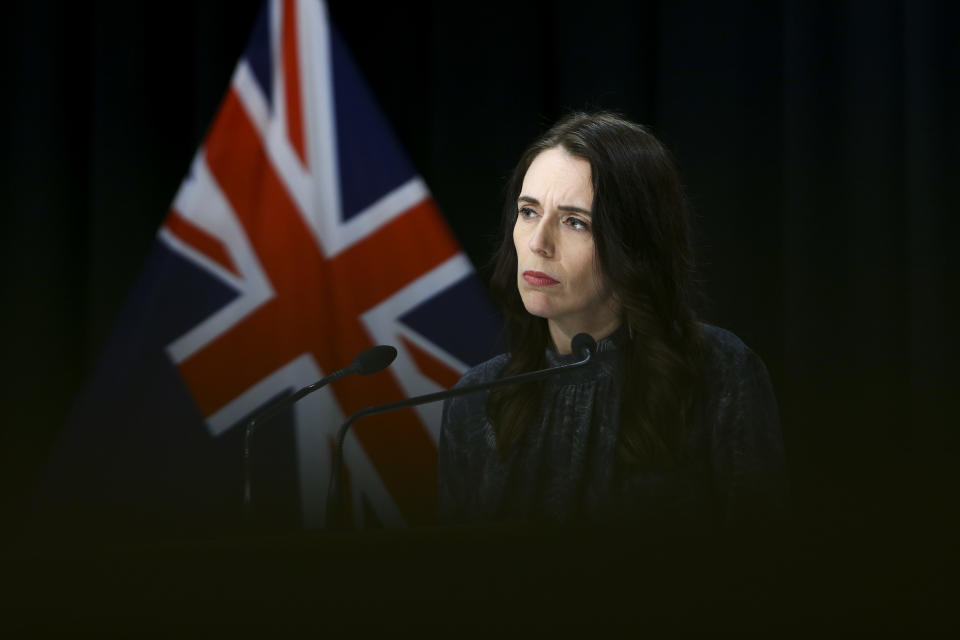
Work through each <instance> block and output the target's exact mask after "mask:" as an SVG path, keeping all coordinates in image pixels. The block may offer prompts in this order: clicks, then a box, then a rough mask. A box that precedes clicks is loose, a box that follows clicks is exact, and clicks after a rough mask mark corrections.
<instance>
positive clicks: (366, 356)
mask: <svg viewBox="0 0 960 640" xmlns="http://www.w3.org/2000/svg"><path fill="white" fill-rule="evenodd" d="M396 357H397V350H396V349H395V348H394V347H391V346H387V345H379V346H376V347H370V348H369V349H367V350H366V351H364V352H362V353H360V354H358V355H357V357H356V358H354V359H353V363H352V364H351V365H350V366H348V367H344V368H343V369H340V370H339V371H334V372H333V373H331V374H330V375H328V376H326V377H324V378H321V379H320V380H317V381H316V382H314V383H311V384H308V385H307V386H305V387H303V388H302V389H300V390H298V391H297V392H296V393H294V394H293V395H290V396H287V397H286V398H282V399H280V400H278V401H277V402H275V403H273V404H271V405H270V406H268V407H266V408H264V409H263V410H261V411H258V412H257V413H256V414H255V415H254V416H253V417H252V418H250V420H248V421H247V424H246V425H245V426H244V432H243V508H244V513H245V514H246V518H247V520H248V521H249V519H250V517H251V515H252V513H251V504H250V440H251V438H252V436H253V432H254V430H255V429H256V428H257V427H258V426H259V425H260V424H262V423H264V422H266V421H267V420H269V419H270V418H272V417H274V416H275V415H277V414H278V413H279V412H280V411H281V410H282V409H285V408H287V407H289V406H290V405H292V404H294V403H295V402H297V401H298V400H300V399H301V398H303V397H304V396H306V395H309V394H311V393H313V392H314V391H316V390H318V389H321V388H323V387H325V386H327V385H328V384H330V383H331V382H335V381H337V380H339V379H341V378H345V377H346V376H348V375H350V374H352V373H358V374H360V375H361V376H368V375H370V374H372V373H377V372H378V371H383V370H384V369H386V368H387V367H389V366H390V364H391V363H392V362H393V361H394V359H395V358H396Z"/></svg>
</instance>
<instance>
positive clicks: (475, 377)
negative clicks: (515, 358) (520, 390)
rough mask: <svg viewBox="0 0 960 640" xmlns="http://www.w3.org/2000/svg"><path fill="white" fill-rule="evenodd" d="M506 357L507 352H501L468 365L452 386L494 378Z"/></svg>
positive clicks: (505, 362) (479, 382)
mask: <svg viewBox="0 0 960 640" xmlns="http://www.w3.org/2000/svg"><path fill="white" fill-rule="evenodd" d="M507 358H508V356H507V354H505V353H501V354H500V355H498V356H494V357H492V358H490V359H489V360H486V361H484V362H481V363H480V364H478V365H476V366H473V367H470V368H469V369H467V370H466V372H464V374H463V375H462V376H461V377H460V380H459V381H458V382H457V384H456V385H454V388H456V387H463V386H465V385H470V384H481V383H484V382H489V381H491V380H494V379H495V378H496V377H497V375H498V374H499V373H500V370H501V369H503V367H504V365H506V364H507Z"/></svg>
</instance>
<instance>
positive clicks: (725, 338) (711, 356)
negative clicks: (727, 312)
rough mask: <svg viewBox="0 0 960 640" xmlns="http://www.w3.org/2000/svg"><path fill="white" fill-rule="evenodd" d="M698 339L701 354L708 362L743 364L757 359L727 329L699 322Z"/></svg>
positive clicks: (749, 349)
mask: <svg viewBox="0 0 960 640" xmlns="http://www.w3.org/2000/svg"><path fill="white" fill-rule="evenodd" d="M700 338H701V344H702V347H703V353H704V355H705V356H706V358H707V359H708V360H712V361H721V362H729V363H743V362H745V361H746V360H748V359H751V358H756V357H757V355H756V354H755V353H754V352H753V350H752V349H751V348H750V347H748V346H747V345H746V343H745V342H744V341H743V340H741V339H740V337H739V336H737V334H735V333H733V332H732V331H728V330H727V329H722V328H720V327H715V326H714V325H712V324H706V323H704V322H701V323H700Z"/></svg>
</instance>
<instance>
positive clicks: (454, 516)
mask: <svg viewBox="0 0 960 640" xmlns="http://www.w3.org/2000/svg"><path fill="white" fill-rule="evenodd" d="M457 401H458V398H448V399H447V400H446V401H445V402H444V403H443V419H442V422H441V427H440V443H439V460H438V463H437V467H438V468H437V521H438V522H439V523H440V524H454V523H459V522H463V520H464V513H463V510H464V505H465V502H466V491H465V486H464V485H465V478H464V472H465V470H466V462H467V461H466V451H465V450H464V443H463V441H462V438H461V437H460V436H462V434H461V433H458V432H457V430H456V428H455V427H454V426H453V424H452V422H451V420H452V419H451V411H452V410H453V409H455V407H456V405H457Z"/></svg>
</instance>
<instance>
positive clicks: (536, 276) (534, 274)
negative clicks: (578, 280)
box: [523, 271, 560, 287]
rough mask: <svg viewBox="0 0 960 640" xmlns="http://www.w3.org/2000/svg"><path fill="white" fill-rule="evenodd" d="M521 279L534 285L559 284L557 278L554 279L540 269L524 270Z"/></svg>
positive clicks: (547, 285)
mask: <svg viewBox="0 0 960 640" xmlns="http://www.w3.org/2000/svg"><path fill="white" fill-rule="evenodd" d="M523 279H524V280H526V281H527V283H528V284H532V285H533V286H535V287H550V286H553V285H555V284H560V281H559V280H554V279H553V278H551V277H550V276H548V275H547V274H545V273H543V272H542V271H524V272H523Z"/></svg>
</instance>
